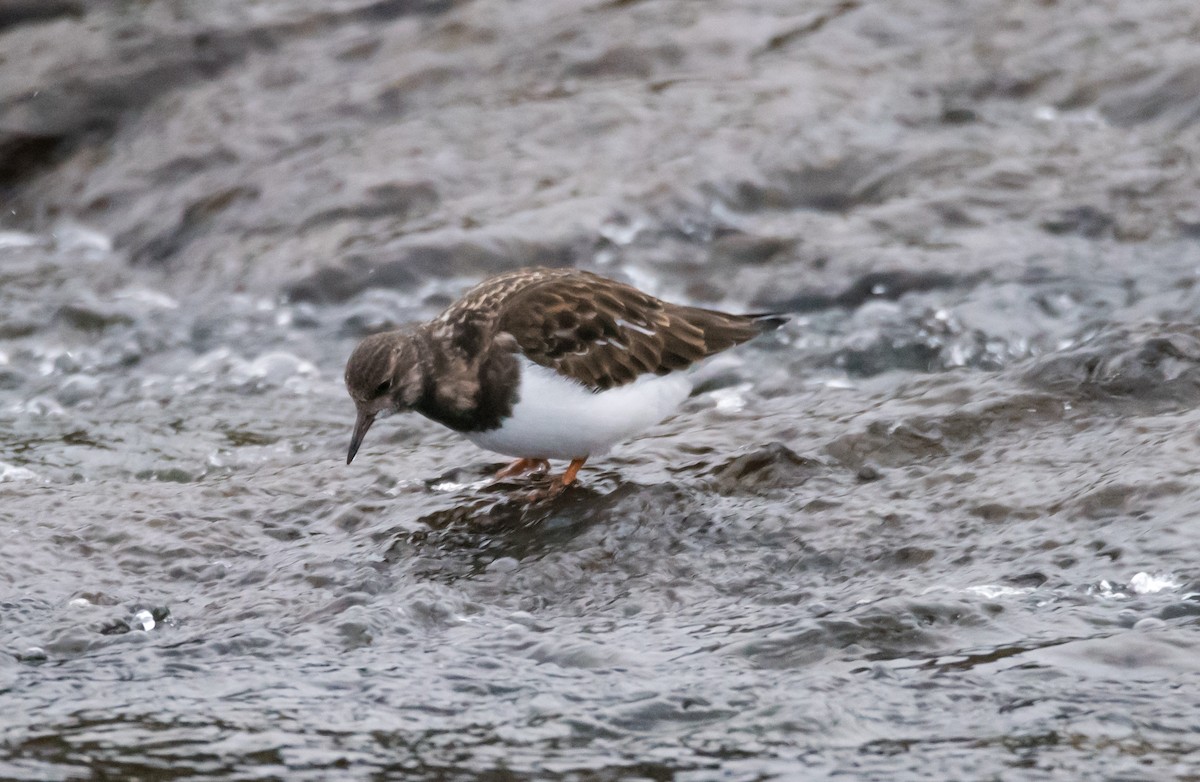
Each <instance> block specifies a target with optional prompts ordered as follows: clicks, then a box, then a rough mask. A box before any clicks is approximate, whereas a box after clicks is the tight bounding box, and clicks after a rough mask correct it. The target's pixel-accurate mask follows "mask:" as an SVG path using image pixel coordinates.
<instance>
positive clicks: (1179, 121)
mask: <svg viewBox="0 0 1200 782" xmlns="http://www.w3.org/2000/svg"><path fill="white" fill-rule="evenodd" d="M1100 111H1101V113H1103V114H1104V116H1105V118H1107V119H1108V121H1109V122H1112V123H1113V124H1114V125H1121V126H1130V125H1139V124H1142V123H1146V122H1153V121H1156V120H1161V121H1164V122H1168V123H1170V124H1171V125H1173V126H1174V127H1184V126H1187V125H1191V124H1193V123H1195V122H1196V121H1197V120H1200V63H1188V64H1184V65H1181V66H1175V67H1168V68H1162V69H1154V70H1151V71H1150V72H1149V73H1146V74H1145V75H1144V76H1143V77H1142V78H1139V79H1137V80H1136V81H1135V82H1134V83H1133V84H1131V85H1130V86H1128V87H1125V88H1123V89H1117V90H1113V91H1111V92H1110V93H1109V94H1108V95H1106V96H1105V97H1104V98H1103V99H1102V100H1101V101H1100Z"/></svg>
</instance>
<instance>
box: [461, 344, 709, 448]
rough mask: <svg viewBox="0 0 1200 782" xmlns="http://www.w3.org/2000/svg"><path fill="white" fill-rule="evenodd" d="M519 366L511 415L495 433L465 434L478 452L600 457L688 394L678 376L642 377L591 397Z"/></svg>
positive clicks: (552, 375)
mask: <svg viewBox="0 0 1200 782" xmlns="http://www.w3.org/2000/svg"><path fill="white" fill-rule="evenodd" d="M519 360H520V362H521V385H520V387H519V388H518V392H517V393H518V398H517V403H516V405H514V407H513V414H512V416H511V417H510V418H506V419H505V420H504V423H503V424H502V425H501V426H500V427H499V428H498V429H492V430H490V431H487V432H468V433H467V434H466V436H467V437H468V438H469V439H470V440H471V442H473V443H475V444H476V445H478V446H479V447H480V448H486V449H488V450H489V451H495V452H496V453H502V454H505V455H506V456H516V457H520V458H524V459H578V458H582V457H585V456H592V455H595V454H601V453H604V452H605V451H607V450H608V449H610V448H612V447H613V446H614V445H616V444H617V443H619V442H621V441H622V440H627V439H629V438H630V437H632V436H633V435H635V434H638V433H640V432H643V431H645V430H646V429H649V428H650V427H652V426H654V425H655V424H657V423H658V422H659V421H661V420H663V419H664V418H666V417H667V416H669V415H670V414H671V413H673V412H674V411H675V410H676V409H677V408H678V407H679V405H680V404H682V403H683V400H685V399H687V397H688V394H689V393H691V390H692V384H691V381H690V380H688V379H687V378H686V377H684V376H683V375H682V374H680V373H674V374H670V375H666V376H664V377H659V376H657V375H642V376H641V377H639V378H638V379H637V380H635V381H634V382H632V383H630V384H628V385H624V386H620V387H618V388H613V389H610V390H608V391H601V392H599V393H593V392H592V391H589V390H588V389H587V388H585V387H584V386H582V385H580V384H579V383H576V382H575V381H573V380H569V379H567V378H564V377H562V376H561V375H559V374H558V373H556V372H555V371H554V370H552V369H547V368H546V367H543V366H541V365H539V364H534V363H533V362H532V361H529V360H528V359H525V358H520V359H519Z"/></svg>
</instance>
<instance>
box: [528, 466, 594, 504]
mask: <svg viewBox="0 0 1200 782" xmlns="http://www.w3.org/2000/svg"><path fill="white" fill-rule="evenodd" d="M586 461H587V457H586V456H585V457H583V458H582V459H572V460H571V463H570V464H569V465H567V469H566V470H565V471H563V474H562V475H558V476H555V477H554V478H551V479H550V482H549V483H548V484H547V485H545V486H543V487H540V488H538V489H535V490H533V491H532V492H530V493H529V494H528V495H526V497H525V499H526V500H527V501H528V502H542V501H544V500H552V499H554V498H555V497H557V496H558V495H560V494H562V493H563V492H564V491H566V490H567V487H568V486H570V485H571V484H572V483H574V482H575V476H576V475H578V474H579V468H580V467H582V466H583V463H584V462H586Z"/></svg>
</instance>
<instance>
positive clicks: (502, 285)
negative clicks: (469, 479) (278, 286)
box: [346, 269, 784, 475]
mask: <svg viewBox="0 0 1200 782" xmlns="http://www.w3.org/2000/svg"><path fill="white" fill-rule="evenodd" d="M783 321H784V318H782V317H779V316H776V315H731V314H728V313H723V312H717V311H714V310H707V309H702V308H699V307H688V306H684V305H679V304H671V303H669V302H664V301H661V300H660V299H656V298H655V297H653V296H651V295H649V294H647V293H643V292H642V291H639V290H637V289H636V288H633V287H632V286H629V285H626V284H624V283H620V282H617V281H615V280H610V279H607V278H604V277H601V276H599V275H596V274H592V273H590V272H585V271H579V270H576V269H522V270H519V271H515V272H509V273H507V274H501V275H498V276H496V277H492V278H489V279H487V280H484V281H483V282H481V283H480V284H479V285H477V286H475V287H474V288H472V289H471V290H469V291H467V293H466V294H464V295H463V297H462V298H461V299H460V300H459V301H457V302H455V303H454V304H452V305H451V306H450V307H448V308H447V309H446V310H445V311H444V312H443V313H442V314H441V315H439V316H438V317H436V318H434V319H433V320H432V321H429V322H428V323H424V324H420V325H418V326H415V327H412V328H408V329H404V330H400V331H393V332H387V333H384V334H375V335H373V336H370V337H367V338H366V339H364V340H363V341H362V342H361V343H360V344H359V345H358V347H357V348H355V350H354V353H353V354H352V355H351V356H350V360H349V361H348V362H347V364H346V387H347V390H348V391H349V393H350V396H351V398H352V399H353V400H354V403H355V406H356V408H357V410H358V422H357V425H356V427H355V434H354V437H353V439H352V441H351V445H350V452H349V455H348V457H347V462H349V461H350V460H352V459H353V458H354V454H355V452H356V451H357V450H358V446H359V444H360V443H361V441H362V437H363V435H365V434H366V431H367V429H368V428H369V427H370V425H371V422H372V421H373V420H374V419H375V417H376V416H378V415H380V414H384V413H389V412H398V411H404V410H415V411H416V412H419V413H421V414H423V415H425V416H427V417H428V418H431V419H433V420H434V421H437V422H439V423H442V424H444V425H446V426H448V427H450V428H451V429H454V430H456V431H459V432H463V433H464V434H467V435H468V436H472V435H475V436H472V439H474V440H476V441H477V442H480V443H498V442H507V441H509V440H508V439H506V438H505V437H498V436H496V434H495V430H500V429H501V428H502V427H503V425H504V424H505V422H506V421H509V422H511V421H512V420H515V419H514V406H516V405H522V408H521V411H522V414H521V416H517V417H516V418H519V419H520V420H523V421H527V422H528V421H531V420H536V415H537V405H538V400H537V399H531V398H528V397H522V395H521V389H522V366H523V364H522V361H524V362H531V364H532V365H538V366H540V367H544V368H546V369H547V370H550V373H549V374H547V375H546V377H547V379H548V380H549V381H552V382H557V381H556V380H555V379H556V378H557V379H558V380H561V381H562V382H564V383H571V384H578V385H579V386H581V387H582V388H584V389H587V390H588V391H589V392H591V394H594V395H600V396H603V395H604V394H606V393H607V392H611V391H612V390H613V389H619V388H621V387H624V386H628V385H630V384H634V383H635V381H638V378H639V377H643V376H647V375H667V374H669V373H672V372H675V371H677V370H682V369H685V368H687V367H689V366H691V365H692V364H694V363H695V362H697V361H699V360H701V359H703V358H705V357H707V356H710V355H712V354H714V353H718V352H720V351H722V350H726V349H728V348H731V347H733V346H734V345H737V344H740V343H742V342H745V341H746V340H748V339H750V338H751V337H754V336H756V335H758V334H760V333H762V332H764V331H767V330H770V329H773V328H775V327H777V326H779V325H780V324H781V323H782V322H783ZM529 365H530V364H528V363H527V364H524V366H529ZM526 371H528V370H526ZM539 377H541V375H539ZM650 385H651V384H649V383H647V382H641V381H639V387H642V386H646V387H649V386H650ZM539 388H541V389H542V390H543V393H545V388H546V384H545V383H542V385H540V386H539ZM563 390H564V391H569V390H570V388H569V387H566V386H564V387H563ZM660 397H661V394H659V395H658V396H653V397H650V396H647V398H648V399H650V398H653V399H655V400H659V399H660ZM574 398H576V399H578V403H579V404H580V405H582V406H588V407H593V406H594V405H592V404H591V403H590V402H589V398H588V396H586V395H583V396H575V397H574ZM637 398H638V396H637V395H636V394H625V395H623V396H622V399H630V400H636V399H637ZM560 406H561V405H560ZM597 410H599V408H597ZM558 412H559V413H560V414H561V412H562V411H558ZM635 412H636V411H631V413H630V416H629V417H630V419H631V420H634V419H637V418H638V416H637V415H635V414H634V413H635ZM603 415H605V416H612V415H619V413H617V412H615V408H613V407H612V406H611V405H610V406H608V407H605V408H604V409H603ZM530 416H534V418H531V417H530ZM618 428H619V427H618ZM643 428H644V427H643ZM607 429H611V427H608V428H606V431H607ZM489 433H490V434H489ZM581 437H582V436H581ZM530 439H531V438H530V437H528V436H523V437H518V438H516V440H512V441H514V442H516V441H520V442H521V443H522V446H521V449H522V451H521V452H520V453H515V452H513V453H510V455H514V456H520V457H524V458H526V459H527V460H543V459H544V458H546V457H547V456H548V455H550V456H554V457H558V458H566V457H565V456H564V455H563V454H564V453H565V451H564V450H563V449H564V448H566V449H568V450H569V449H570V448H571V446H569V445H562V443H561V442H558V441H556V443H557V444H556V449H555V450H554V452H553V453H550V452H549V450H548V451H547V453H539V452H538V449H537V446H536V442H534V443H531V442H530ZM534 439H535V440H536V438H534ZM561 439H562V438H559V440H561ZM588 443H589V441H587V440H586V438H585V439H581V440H580V441H579V444H578V446H577V448H579V449H585V450H586V449H587V448H588V447H589V446H588ZM608 444H611V443H608ZM601 445H603V444H602V443H599V442H597V443H596V446H597V447H599V446H601ZM489 447H495V446H494V445H489ZM547 449H549V446H547ZM589 455H590V452H583V453H574V454H573V455H572V457H570V458H576V459H577V461H579V463H580V464H582V460H583V459H585V458H586V457H587V456H589ZM576 469H577V467H576ZM571 474H572V475H573V473H571Z"/></svg>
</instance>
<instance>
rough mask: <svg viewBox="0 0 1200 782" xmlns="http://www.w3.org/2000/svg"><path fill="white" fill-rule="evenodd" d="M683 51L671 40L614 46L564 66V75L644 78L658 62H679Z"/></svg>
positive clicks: (673, 64)
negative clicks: (655, 44) (662, 43)
mask: <svg viewBox="0 0 1200 782" xmlns="http://www.w3.org/2000/svg"><path fill="white" fill-rule="evenodd" d="M683 55H684V50H683V49H681V48H680V47H678V46H673V45H670V44H667V45H663V46H656V47H635V46H617V47H614V48H612V49H610V50H608V51H607V52H605V53H604V54H602V55H600V56H599V57H596V58H593V59H590V60H583V61H581V62H576V63H573V64H571V65H569V66H567V68H566V70H565V71H564V75H565V76H567V77H568V78H576V79H597V78H638V79H647V78H649V77H650V76H651V75H653V74H654V73H655V71H656V70H657V69H658V67H659V66H660V65H665V66H668V67H672V66H676V65H678V64H679V63H680V62H681V61H682V60H683Z"/></svg>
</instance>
